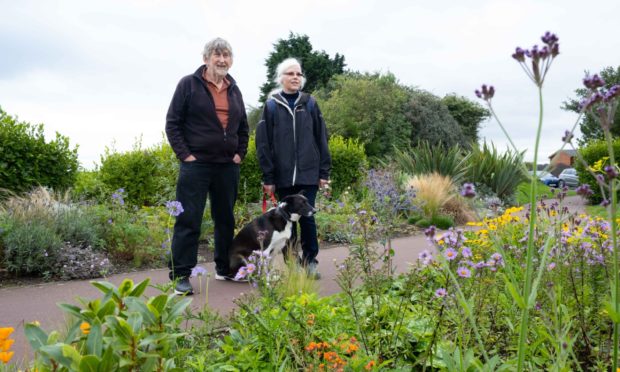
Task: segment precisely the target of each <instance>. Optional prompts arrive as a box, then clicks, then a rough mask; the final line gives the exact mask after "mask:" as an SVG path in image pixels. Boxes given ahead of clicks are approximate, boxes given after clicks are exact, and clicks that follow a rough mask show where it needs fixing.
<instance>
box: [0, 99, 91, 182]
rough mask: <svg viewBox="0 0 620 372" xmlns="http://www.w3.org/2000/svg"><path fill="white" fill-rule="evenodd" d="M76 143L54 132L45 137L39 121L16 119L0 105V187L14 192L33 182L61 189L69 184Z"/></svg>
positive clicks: (75, 160)
mask: <svg viewBox="0 0 620 372" xmlns="http://www.w3.org/2000/svg"><path fill="white" fill-rule="evenodd" d="M78 165H79V162H78V155H77V146H75V147H74V148H71V147H70V145H69V138H67V137H65V136H62V135H60V134H59V133H58V132H56V137H55V138H54V139H53V140H51V141H49V142H46V141H45V135H44V130H43V124H38V125H32V124H30V123H28V122H23V121H19V120H18V118H17V117H12V116H10V115H9V114H7V113H6V112H4V111H3V110H2V108H0V185H1V186H0V187H1V188H3V189H7V190H11V191H14V192H23V191H29V190H30V189H31V188H33V187H36V186H48V187H51V188H54V189H58V190H63V189H66V188H68V187H71V186H73V184H74V182H75V177H76V173H77V169H78Z"/></svg>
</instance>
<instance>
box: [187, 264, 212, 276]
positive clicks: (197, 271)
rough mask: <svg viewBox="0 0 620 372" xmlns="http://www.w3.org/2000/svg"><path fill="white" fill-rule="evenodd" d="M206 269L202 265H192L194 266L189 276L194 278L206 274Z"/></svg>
mask: <svg viewBox="0 0 620 372" xmlns="http://www.w3.org/2000/svg"><path fill="white" fill-rule="evenodd" d="M207 273H208V271H207V269H205V268H204V267H202V266H194V268H193V269H192V273H191V274H190V278H195V277H198V276H204V275H207Z"/></svg>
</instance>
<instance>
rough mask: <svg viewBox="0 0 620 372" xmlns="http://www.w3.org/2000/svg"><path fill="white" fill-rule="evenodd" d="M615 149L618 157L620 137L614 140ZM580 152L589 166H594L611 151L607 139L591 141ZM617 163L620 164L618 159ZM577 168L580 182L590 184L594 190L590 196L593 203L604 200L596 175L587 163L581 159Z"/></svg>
mask: <svg viewBox="0 0 620 372" xmlns="http://www.w3.org/2000/svg"><path fill="white" fill-rule="evenodd" d="M613 151H614V154H615V156H616V159H617V157H618V156H619V155H620V139H618V140H615V141H614V142H613ZM579 152H580V153H581V156H582V157H583V159H584V160H585V162H586V163H587V165H588V166H593V165H594V164H595V163H596V162H597V161H599V160H601V159H603V158H604V157H608V156H609V151H607V144H606V143H605V141H593V142H590V143H589V144H588V145H587V146H586V147H582V148H581V149H579ZM616 164H618V162H617V161H616ZM605 165H609V160H607V161H606V162H605V164H603V165H602V166H603V167H604V166H605ZM575 168H576V169H577V174H578V175H579V182H580V183H585V184H588V185H590V188H591V189H592V191H594V193H593V194H592V195H591V196H590V197H589V198H588V201H589V202H590V203H591V204H598V203H600V202H601V201H603V196H602V194H601V188H600V186H599V185H598V183H597V182H596V180H595V179H594V176H593V175H592V174H591V173H590V172H588V170H586V166H585V164H583V163H582V162H581V161H577V162H576V163H575ZM603 173H604V172H603Z"/></svg>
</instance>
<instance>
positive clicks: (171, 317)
mask: <svg viewBox="0 0 620 372" xmlns="http://www.w3.org/2000/svg"><path fill="white" fill-rule="evenodd" d="M191 302H192V300H191V299H190V298H184V299H181V300H180V301H179V302H177V303H176V304H174V306H173V307H172V309H171V310H170V312H169V313H168V315H167V316H166V319H163V322H164V323H167V324H170V323H173V322H174V321H175V320H176V318H177V317H179V316H180V315H181V314H182V313H183V311H185V309H186V308H187V307H188V306H189V304H190V303H191Z"/></svg>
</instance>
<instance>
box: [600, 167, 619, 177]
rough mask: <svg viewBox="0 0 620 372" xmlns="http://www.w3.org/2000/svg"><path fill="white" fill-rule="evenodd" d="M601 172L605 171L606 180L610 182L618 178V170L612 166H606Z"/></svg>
mask: <svg viewBox="0 0 620 372" xmlns="http://www.w3.org/2000/svg"><path fill="white" fill-rule="evenodd" d="M603 170H604V171H605V173H607V178H609V179H610V180H612V179H614V178H616V177H618V170H617V169H616V167H614V166H613V165H606V166H605V168H603Z"/></svg>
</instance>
